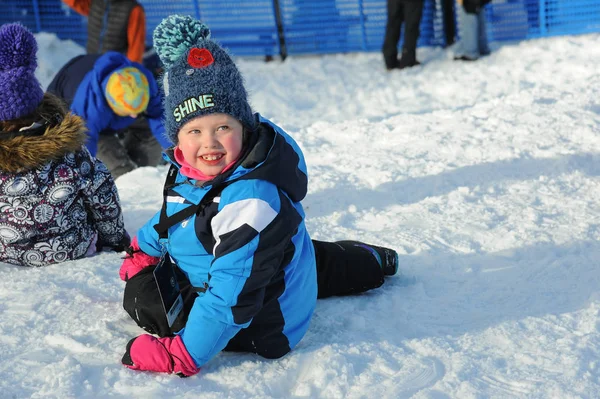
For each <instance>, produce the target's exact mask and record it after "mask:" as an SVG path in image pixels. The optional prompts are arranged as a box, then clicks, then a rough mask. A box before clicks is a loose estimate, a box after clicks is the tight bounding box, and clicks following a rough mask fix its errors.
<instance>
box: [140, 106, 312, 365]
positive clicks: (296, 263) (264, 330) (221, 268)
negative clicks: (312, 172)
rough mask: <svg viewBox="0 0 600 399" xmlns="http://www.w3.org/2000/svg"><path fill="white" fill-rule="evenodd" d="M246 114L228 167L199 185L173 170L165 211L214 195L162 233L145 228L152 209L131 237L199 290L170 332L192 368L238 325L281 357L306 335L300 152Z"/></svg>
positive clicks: (308, 292)
mask: <svg viewBox="0 0 600 399" xmlns="http://www.w3.org/2000/svg"><path fill="white" fill-rule="evenodd" d="M256 117H257V118H258V128H257V129H256V130H255V131H253V132H251V133H249V135H250V137H247V138H246V140H247V141H250V142H251V144H250V145H248V144H246V149H245V151H244V152H243V155H242V156H241V159H240V160H239V161H238V162H237V164H236V165H235V166H234V167H233V168H232V169H231V170H229V171H227V172H225V173H224V174H222V175H219V176H218V177H217V178H215V179H214V180H212V181H209V182H205V183H204V184H199V183H198V182H196V181H195V180H190V179H189V178H187V177H185V176H183V175H182V174H181V173H180V172H179V173H178V175H177V177H176V180H175V184H174V185H173V186H172V187H171V188H170V189H169V190H168V193H167V195H166V197H165V205H166V214H167V216H171V215H174V214H175V213H177V212H179V211H181V210H183V209H185V208H186V207H189V206H194V205H198V204H199V203H200V201H201V200H202V199H203V197H204V196H205V195H206V194H207V193H208V192H209V190H210V189H211V188H212V187H213V186H217V185H219V184H221V185H223V186H224V188H223V190H222V191H221V192H220V194H219V195H217V196H216V197H215V198H214V199H213V200H212V202H210V203H209V205H208V206H206V207H204V208H203V209H202V210H201V211H200V212H199V213H198V214H196V215H194V216H191V217H189V218H188V219H186V220H183V221H182V222H180V223H178V224H176V225H174V226H172V227H170V228H169V232H168V237H167V238H164V239H161V238H159V235H158V233H157V232H156V229H155V228H154V226H155V225H156V224H157V223H158V222H159V219H160V212H159V213H157V214H156V215H155V216H154V217H153V218H152V219H151V220H150V221H149V222H148V223H146V225H145V226H143V227H142V228H141V229H140V231H139V232H138V236H137V237H138V242H139V245H140V248H141V249H142V251H144V252H145V253H147V254H148V255H152V256H157V257H158V256H161V255H163V254H165V253H166V252H168V253H169V255H170V256H171V258H172V259H173V260H174V261H175V263H176V264H177V266H179V268H180V269H181V270H183V271H184V272H185V273H186V274H187V276H188V278H189V280H190V282H191V283H192V285H193V286H195V287H207V289H206V291H205V292H203V293H201V294H200V295H199V297H198V298H196V300H195V302H194V305H193V307H192V310H191V312H190V314H189V318H188V320H187V323H186V325H185V327H184V328H183V329H182V330H181V331H180V332H179V333H178V334H180V335H181V337H182V339H183V342H184V344H185V346H186V348H187V350H188V351H189V353H190V355H191V356H192V358H193V359H194V361H195V362H196V365H197V366H202V365H203V364H205V363H206V362H207V361H209V360H210V359H211V358H212V357H214V356H215V355H216V354H217V353H218V352H220V351H221V350H223V349H224V348H225V346H226V345H227V344H228V342H229V341H230V340H231V339H232V338H233V337H234V336H235V335H236V334H238V333H239V332H240V331H241V330H242V329H245V328H248V331H253V332H254V331H256V336H255V337H252V341H253V342H255V343H256V344H257V346H260V343H261V342H260V341H261V340H263V341H268V344H269V345H271V346H273V345H274V346H276V347H270V349H269V351H270V353H273V354H275V355H274V356H273V357H279V356H282V355H283V354H285V353H287V352H289V350H290V349H292V348H293V347H294V346H295V345H296V344H297V343H298V342H299V341H300V339H301V338H302V337H303V336H304V334H305V333H306V331H307V329H308V326H309V322H310V319H311V317H312V314H313V311H314V308H315V304H316V299H317V276H316V264H315V253H314V248H313V244H312V242H311V239H310V237H309V235H308V232H307V231H306V227H305V224H304V217H305V215H304V210H303V208H302V205H301V204H300V201H301V200H302V199H303V198H304V197H305V196H306V192H307V172H306V164H305V161H304V157H303V155H302V152H301V150H300V148H299V147H298V145H297V144H296V142H295V141H294V140H293V139H292V138H291V137H290V136H289V135H287V134H286V133H285V132H284V131H283V130H282V129H281V128H279V127H278V126H276V125H274V124H273V123H272V122H270V121H268V120H266V119H264V118H262V117H260V116H259V115H258V114H256ZM165 159H167V160H168V161H169V162H171V163H172V164H174V165H175V166H177V167H179V165H178V164H177V163H176V162H175V161H174V158H173V157H170V156H168V155H167V156H165ZM207 198H208V197H207ZM263 344H265V342H263ZM259 354H260V353H259Z"/></svg>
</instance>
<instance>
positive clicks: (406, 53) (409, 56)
mask: <svg viewBox="0 0 600 399" xmlns="http://www.w3.org/2000/svg"><path fill="white" fill-rule="evenodd" d="M417 65H421V63H420V62H419V61H417V55H416V52H415V51H414V50H412V51H411V50H407V49H402V56H401V57H400V61H398V67H397V68H399V69H404V68H410V67H414V66H417Z"/></svg>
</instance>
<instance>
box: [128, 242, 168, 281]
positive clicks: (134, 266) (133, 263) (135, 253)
mask: <svg viewBox="0 0 600 399" xmlns="http://www.w3.org/2000/svg"><path fill="white" fill-rule="evenodd" d="M126 251H127V256H126V257H125V260H124V261H123V263H122V264H121V269H120V270H119V276H120V277H121V280H123V281H127V280H129V279H130V278H132V277H133V276H135V275H136V274H138V273H139V272H140V271H141V270H142V269H143V268H145V267H148V266H153V265H156V264H157V263H158V261H159V260H160V258H157V257H155V256H150V255H147V254H145V253H144V252H143V251H142V250H141V249H140V245H139V244H138V240H137V237H133V240H131V246H130V247H129V248H127V249H126Z"/></svg>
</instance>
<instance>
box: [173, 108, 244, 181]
mask: <svg viewBox="0 0 600 399" xmlns="http://www.w3.org/2000/svg"><path fill="white" fill-rule="evenodd" d="M243 132H244V128H243V126H242V124H241V123H240V121H238V120H237V119H235V118H234V117H232V116H231V115H227V114H208V115H204V116H200V117H198V118H194V119H192V120H190V121H188V122H187V123H186V124H185V125H183V126H182V127H181V129H179V133H177V140H178V143H177V147H178V148H179V149H180V150H181V152H182V153H183V157H184V159H185V160H186V162H187V163H189V164H190V165H191V166H192V167H194V168H196V169H198V170H199V171H200V172H202V173H204V174H205V175H208V176H215V175H218V174H219V173H221V172H222V171H223V169H225V167H226V166H227V165H229V164H230V163H231V162H233V161H235V160H236V159H237V158H238V157H239V155H240V152H241V151H242V139H243Z"/></svg>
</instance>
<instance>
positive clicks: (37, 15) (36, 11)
mask: <svg viewBox="0 0 600 399" xmlns="http://www.w3.org/2000/svg"><path fill="white" fill-rule="evenodd" d="M33 15H34V17H35V29H37V32H41V31H42V20H41V18H40V7H39V5H38V0H33Z"/></svg>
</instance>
